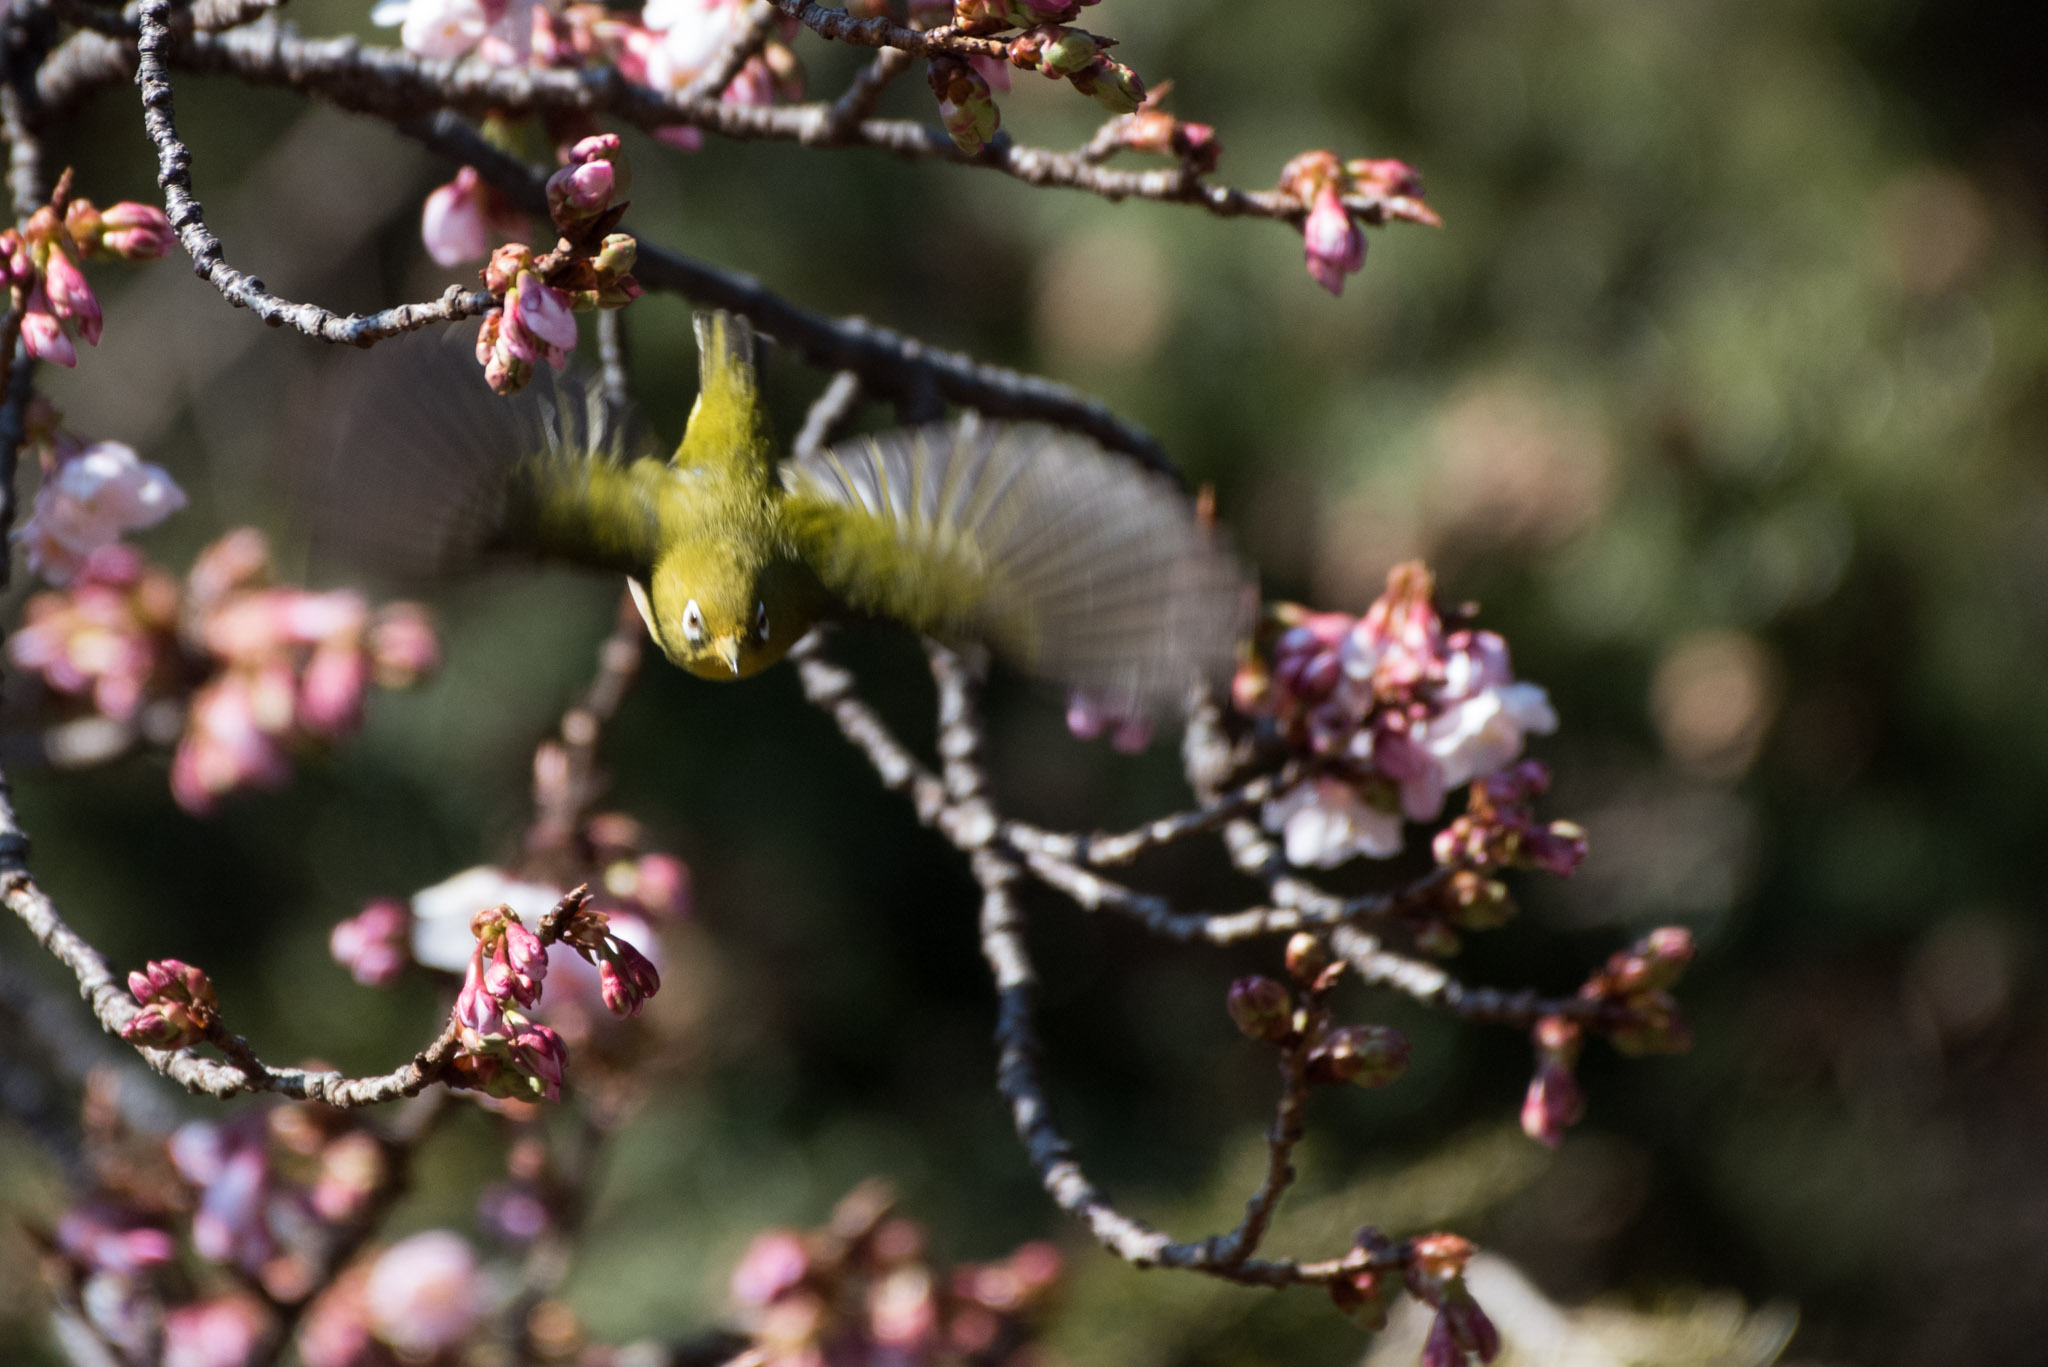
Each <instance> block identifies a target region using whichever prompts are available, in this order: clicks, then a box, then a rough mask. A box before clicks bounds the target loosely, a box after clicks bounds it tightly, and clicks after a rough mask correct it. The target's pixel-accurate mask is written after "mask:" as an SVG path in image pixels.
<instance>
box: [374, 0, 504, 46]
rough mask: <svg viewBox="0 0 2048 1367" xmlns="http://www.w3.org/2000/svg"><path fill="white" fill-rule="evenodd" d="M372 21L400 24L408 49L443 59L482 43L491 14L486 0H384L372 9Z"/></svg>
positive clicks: (375, 22) (400, 34)
mask: <svg viewBox="0 0 2048 1367" xmlns="http://www.w3.org/2000/svg"><path fill="white" fill-rule="evenodd" d="M370 22H371V23H373V24H379V25H383V26H385V27H389V26H392V25H397V26H398V41H399V42H400V43H402V44H403V45H404V46H405V50H406V51H407V52H411V53H414V54H416V55H418V56H421V57H426V58H429V59H432V60H444V59H447V58H450V57H461V56H464V55H466V54H467V53H468V52H469V50H470V49H471V48H473V47H475V46H476V45H477V44H478V43H480V42H482V41H483V37H484V33H485V31H486V30H487V29H488V28H489V27H490V24H491V13H490V9H489V7H488V6H486V5H485V3H484V0H384V3H382V4H379V5H378V6H377V7H376V8H375V9H374V10H372V11H371V12H370Z"/></svg>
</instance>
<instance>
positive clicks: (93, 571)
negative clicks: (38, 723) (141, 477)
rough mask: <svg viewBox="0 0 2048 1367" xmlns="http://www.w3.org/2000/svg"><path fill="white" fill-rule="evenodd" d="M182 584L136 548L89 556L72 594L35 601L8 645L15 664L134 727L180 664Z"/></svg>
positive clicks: (105, 550) (106, 550)
mask: <svg viewBox="0 0 2048 1367" xmlns="http://www.w3.org/2000/svg"><path fill="white" fill-rule="evenodd" d="M179 598H180V594H179V591H178V581H177V580H176V579H174V578H172V577H171V576H170V575H169V574H168V573H166V572H165V571H164V570H161V569H159V568H157V567H156V566H154V565H151V564H150V563H149V562H148V561H146V560H144V559H143V557H142V553H141V552H140V551H138V550H136V549H135V548H134V547H133V546H122V545H111V546H102V547H100V548H99V549H98V550H96V551H93V552H92V553H91V554H90V555H88V556H86V557H85V559H84V561H83V562H82V564H81V566H80V568H79V570H78V573H77V574H76V576H75V579H74V582H73V583H72V585H71V587H70V589H69V590H67V591H65V592H63V593H39V594H37V595H35V597H33V598H31V599H29V601H28V605H27V607H26V609H25V610H24V611H23V613H22V624H21V625H20V626H19V627H17V628H16V629H15V631H14V634H13V635H11V636H9V637H8V638H7V659H8V662H9V663H10V664H12V665H14V666H15V667H16V668H18V669H26V670H32V671H34V672H35V673H36V674H39V675H40V676H42V679H43V682H44V683H45V684H47V685H48V686H49V687H50V688H52V689H54V690H55V691H56V692H58V693H60V694H63V695H65V696H67V697H79V698H85V699H86V700H87V701H88V702H89V703H90V704H91V706H92V709H93V711H94V712H95V713H97V714H98V715H100V716H103V717H107V718H109V719H111V720H113V721H117V722H128V721H132V720H133V719H134V718H135V717H136V715H137V714H138V713H139V712H140V711H141V710H142V706H143V703H144V702H145V701H146V700H147V699H148V698H149V697H150V696H151V695H152V694H154V693H158V692H161V691H162V690H164V689H166V688H167V687H169V686H170V683H171V680H170V679H169V678H168V677H167V676H168V674H169V673H170V672H171V670H172V667H173V662H174V661H175V660H176V658H177V630H178V602H179Z"/></svg>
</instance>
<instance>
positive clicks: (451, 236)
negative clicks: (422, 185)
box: [420, 166, 491, 266]
mask: <svg viewBox="0 0 2048 1367" xmlns="http://www.w3.org/2000/svg"><path fill="white" fill-rule="evenodd" d="M420 241H421V242H423V243H424V244H425V245H426V248H427V255H428V256H431V257H432V258H434V264H435V265H438V266H459V265H461V264H462V263H463V262H465V261H474V260H476V259H477V258H478V257H480V256H483V255H485V254H486V253H488V252H489V251H490V250H491V228H490V224H489V222H488V221H487V218H486V215H485V212H484V203H483V191H482V187H481V184H480V180H479V177H478V176H477V173H476V168H475V167H473V166H465V167H463V168H462V169H461V170H459V171H457V172H456V173H455V179H454V180H451V181H449V182H448V183H447V184H446V185H441V186H437V187H435V188H434V190H433V191H432V192H430V193H429V194H428V195H427V199H426V203H425V204H424V205H422V206H421V209H420Z"/></svg>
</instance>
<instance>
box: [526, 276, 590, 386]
mask: <svg viewBox="0 0 2048 1367" xmlns="http://www.w3.org/2000/svg"><path fill="white" fill-rule="evenodd" d="M518 290H519V293H518V303H517V305H516V306H514V308H513V309H512V310H511V312H512V316H513V317H514V318H515V319H516V320H517V321H518V323H519V326H521V327H523V328H524V329H526V331H527V332H528V333H530V334H531V335H532V336H533V337H534V338H536V339H537V340H538V341H540V342H541V344H542V345H543V346H546V347H549V348H553V349H555V350H556V351H557V352H560V351H567V350H569V349H570V348H572V347H574V346H575V345H576V315H575V313H574V312H572V311H571V310H570V307H569V296H568V295H566V294H564V293H563V292H562V291H560V290H558V289H556V288H554V287H553V286H551V285H543V284H541V283H540V280H539V278H538V277H536V276H534V275H531V274H522V275H521V276H520V277H519V283H518ZM521 359H522V360H530V359H532V358H530V357H522V358H521ZM548 363H549V364H550V365H552V366H554V367H555V368H556V369H557V370H559V369H561V366H562V362H561V361H560V360H558V359H556V358H555V357H554V356H552V355H551V356H549V357H548Z"/></svg>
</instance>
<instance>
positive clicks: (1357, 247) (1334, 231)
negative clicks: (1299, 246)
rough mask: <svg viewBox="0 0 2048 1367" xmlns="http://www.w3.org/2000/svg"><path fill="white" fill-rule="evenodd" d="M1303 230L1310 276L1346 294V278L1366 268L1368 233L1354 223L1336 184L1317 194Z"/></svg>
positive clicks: (1337, 292)
mask: <svg viewBox="0 0 2048 1367" xmlns="http://www.w3.org/2000/svg"><path fill="white" fill-rule="evenodd" d="M1301 231H1302V241H1303V244H1304V246H1305V249H1306V257H1307V263H1308V273H1309V274H1310V275H1311V276H1313V277H1315V281H1316V283H1317V284H1319V285H1321V286H1322V287H1323V288H1324V289H1326V290H1328V291H1329V292H1330V293H1332V294H1336V295H1342V294H1343V293H1344V277H1345V276H1346V275H1350V274H1354V273H1356V272H1357V271H1358V270H1359V268H1360V267H1362V266H1364V265H1365V230H1364V229H1362V228H1360V227H1359V226H1358V224H1356V223H1355V222H1353V221H1352V218H1351V211H1350V210H1349V209H1346V208H1345V207H1344V201H1343V199H1342V197H1340V196H1339V195H1338V193H1337V187H1336V186H1335V185H1328V184H1326V185H1324V186H1323V188H1322V189H1321V190H1318V191H1317V192H1316V199H1315V205H1314V207H1312V208H1311V209H1310V210H1309V214H1308V219H1307V221H1305V222H1304V223H1303V224H1302V229H1301Z"/></svg>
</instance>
